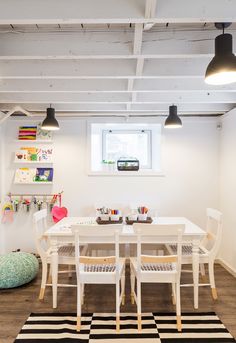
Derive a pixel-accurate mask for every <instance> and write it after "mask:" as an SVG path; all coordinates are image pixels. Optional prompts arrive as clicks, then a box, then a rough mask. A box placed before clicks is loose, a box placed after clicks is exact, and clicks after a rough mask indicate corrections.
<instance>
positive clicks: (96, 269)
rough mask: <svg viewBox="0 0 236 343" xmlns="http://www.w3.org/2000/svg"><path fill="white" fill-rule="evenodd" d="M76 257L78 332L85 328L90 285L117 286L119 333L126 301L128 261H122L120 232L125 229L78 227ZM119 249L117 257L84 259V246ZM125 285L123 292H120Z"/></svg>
mask: <svg viewBox="0 0 236 343" xmlns="http://www.w3.org/2000/svg"><path fill="white" fill-rule="evenodd" d="M72 230H74V233H75V256H76V275H77V331H80V328H81V304H82V299H83V288H84V285H86V284H114V285H115V286H116V330H117V331H119V328H120V305H121V302H122V304H124V298H125V295H124V294H125V259H124V258H120V257H119V232H120V231H121V230H122V225H117V224H116V225H100V226H99V227H94V226H85V225H81V226H79V225H76V226H73V227H72ZM93 243H96V244H97V245H98V244H104V243H110V244H113V245H115V256H105V257H93V256H81V255H80V251H79V246H80V245H81V244H88V245H89V244H93ZM120 282H121V292H120Z"/></svg>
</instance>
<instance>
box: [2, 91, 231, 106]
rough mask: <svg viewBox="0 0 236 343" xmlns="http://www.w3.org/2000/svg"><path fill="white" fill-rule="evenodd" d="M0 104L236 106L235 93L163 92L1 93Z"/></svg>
mask: <svg viewBox="0 0 236 343" xmlns="http://www.w3.org/2000/svg"><path fill="white" fill-rule="evenodd" d="M0 103H19V104H24V103H45V104H48V103H53V104H62V103H65V104H66V103H67V104H70V103H76V104H80V103H86V104H89V103H91V104H132V103H135V104H162V103H167V104H168V103H199V104H201V103H213V104H217V103H230V104H232V103H233V104H234V103H235V104H236V92H221V93H215V92H213V93H211V92H198V93H195V92H186V93H184V92H173V93H172V92H165V93H163V92H162V93H155V92H149V93H136V92H135V100H133V99H132V100H131V99H130V94H129V93H128V92H127V93H92V94H90V93H65V94H63V93H2V94H1V97H0Z"/></svg>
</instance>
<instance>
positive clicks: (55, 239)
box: [44, 217, 206, 309]
mask: <svg viewBox="0 0 236 343" xmlns="http://www.w3.org/2000/svg"><path fill="white" fill-rule="evenodd" d="M152 224H163V225H171V224H182V225H184V226H185V230H184V233H183V242H184V243H190V242H191V244H192V252H193V253H192V268H193V289H194V308H195V309H197V308H198V282H199V245H200V242H201V240H202V239H203V237H204V236H205V235H206V232H205V231H204V230H203V229H201V228H200V227H199V226H198V225H196V224H194V223H193V222H191V221H190V220H188V219H187V218H185V217H155V218H153V222H152ZM152 224H150V225H152ZM72 225H92V226H93V225H94V226H97V227H98V230H99V224H98V223H97V222H96V218H95V217H65V218H63V219H62V220H61V221H59V222H58V223H56V224H54V225H52V226H51V227H50V228H48V229H47V230H46V231H45V232H44V236H46V237H47V238H48V240H49V243H50V247H51V252H52V262H51V268H52V269H51V270H52V293H53V308H56V307H57V282H58V247H59V246H60V245H62V244H65V243H74V235H73V233H72V230H71V227H72ZM152 238H153V237H152ZM96 239H98V238H96ZM174 239H175V238H174V237H173V242H174ZM96 242H97V243H99V241H98V240H97V241H96ZM136 242H137V236H136V235H135V233H134V230H133V227H132V225H127V224H125V223H123V226H122V232H121V233H120V244H127V245H128V244H131V243H136ZM147 243H162V242H161V241H160V239H159V238H158V241H156V242H155V241H154V240H153V239H152V242H147ZM127 257H128V256H127Z"/></svg>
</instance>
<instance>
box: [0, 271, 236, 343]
mask: <svg viewBox="0 0 236 343" xmlns="http://www.w3.org/2000/svg"><path fill="white" fill-rule="evenodd" d="M127 272H128V268H127ZM215 274H216V284H217V290H218V296H219V299H218V300H217V301H214V300H213V299H212V298H211V292H210V288H209V287H201V288H200V301H199V310H198V311H199V312H201V311H215V312H216V313H217V315H218V316H219V317H220V319H221V320H222V321H223V323H224V324H225V325H226V327H227V329H228V330H229V331H230V332H231V334H232V335H233V336H234V337H236V279H235V278H234V277H233V276H231V275H230V274H229V273H228V272H227V271H226V270H225V269H224V268H222V267H221V266H220V265H216V267H215ZM63 278H67V276H63ZM72 280H73V281H74V282H75V277H74V276H73V278H72ZM62 281H63V280H62ZM65 281H66V280H65ZM183 281H184V282H191V274H184V277H183ZM39 285H40V273H39V276H38V278H37V279H35V280H34V281H33V282H31V283H30V284H28V285H25V286H22V287H19V288H17V289H11V290H1V291H0V342H1V343H12V342H13V341H14V338H15V337H16V336H17V333H18V332H19V330H20V329H21V327H22V325H23V324H24V322H25V320H26V319H27V317H28V316H29V314H30V313H31V312H76V290H75V289H71V288H70V289H69V288H60V289H59V292H58V308H57V309H56V310H52V307H51V305H52V297H51V290H50V289H48V290H47V291H46V294H45V299H44V301H39V300H38V293H39ZM167 287H168V288H167ZM126 294H127V299H126V304H125V306H123V307H122V311H123V312H135V311H136V308H135V306H134V305H131V303H130V299H129V294H130V282H129V278H128V277H127V282H126ZM181 296H182V298H181V302H182V311H193V312H194V309H193V290H192V288H182V290H181ZM114 299H115V289H114V286H109V285H107V286H104V285H89V286H86V290H85V304H84V307H83V312H114V309H115V301H114ZM174 310H175V309H174V307H173V305H172V303H171V289H170V287H169V285H168V286H166V285H162V284H159V285H151V284H147V285H144V286H143V288H142V311H143V312H155V311H160V312H161V311H164V312H167V311H174ZM195 311H196V310H195ZM196 312H197V311H196Z"/></svg>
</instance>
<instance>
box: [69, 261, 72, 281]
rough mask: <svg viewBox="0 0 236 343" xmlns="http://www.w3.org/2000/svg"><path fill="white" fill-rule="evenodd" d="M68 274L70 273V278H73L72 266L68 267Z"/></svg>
mask: <svg viewBox="0 0 236 343" xmlns="http://www.w3.org/2000/svg"><path fill="white" fill-rule="evenodd" d="M68 273H69V278H72V265H71V264H69V265H68Z"/></svg>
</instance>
